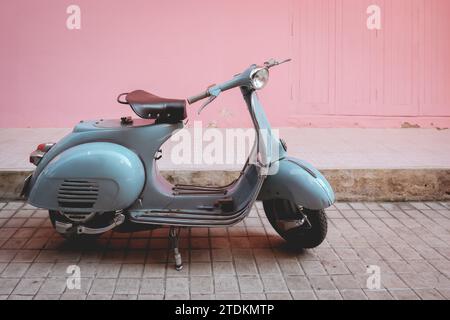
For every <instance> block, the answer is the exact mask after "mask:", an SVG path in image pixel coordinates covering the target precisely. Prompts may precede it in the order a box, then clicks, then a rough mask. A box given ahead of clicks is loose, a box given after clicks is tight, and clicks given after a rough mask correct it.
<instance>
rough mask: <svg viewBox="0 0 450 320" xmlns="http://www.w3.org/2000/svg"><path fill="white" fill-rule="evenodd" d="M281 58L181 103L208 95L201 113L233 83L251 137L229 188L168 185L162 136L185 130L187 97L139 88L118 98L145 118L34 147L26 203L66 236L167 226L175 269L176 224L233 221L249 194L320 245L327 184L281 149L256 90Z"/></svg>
mask: <svg viewBox="0 0 450 320" xmlns="http://www.w3.org/2000/svg"><path fill="white" fill-rule="evenodd" d="M287 61H289V60H286V61H283V62H277V61H275V60H273V59H272V60H270V61H268V62H266V63H264V64H263V65H262V66H257V65H252V66H250V67H249V68H248V69H246V70H245V71H243V72H242V73H240V74H238V75H236V76H234V77H233V78H232V79H231V80H229V81H227V82H225V83H222V84H218V85H213V86H211V87H209V88H208V89H207V90H206V91H205V92H203V93H201V94H199V95H197V96H194V97H191V98H189V99H187V101H188V102H189V104H193V103H195V102H197V101H200V100H203V99H206V98H209V99H208V100H207V102H206V103H205V104H204V105H203V106H202V107H201V109H200V111H202V110H203V109H204V108H205V107H206V106H207V105H208V104H209V103H211V102H212V101H213V100H214V99H216V98H217V97H218V96H219V95H220V94H221V93H222V92H225V91H227V90H231V89H233V88H240V90H241V92H242V96H243V98H244V100H245V102H246V105H247V108H248V112H249V113H250V116H251V119H252V122H253V125H254V127H255V130H256V134H255V143H254V146H253V149H252V152H251V153H250V156H249V158H248V160H247V163H246V165H245V167H244V168H243V170H242V172H241V175H240V177H239V178H238V179H237V180H236V181H235V182H233V183H232V184H230V185H228V186H224V187H206V186H195V185H172V184H170V183H169V182H168V181H166V180H165V179H164V178H163V177H162V176H161V174H160V173H159V171H158V168H157V160H158V159H159V158H160V153H161V146H162V145H163V144H164V142H166V141H167V140H168V139H169V138H170V137H171V136H172V135H173V134H174V132H176V131H177V130H179V129H181V128H183V127H184V123H183V121H184V120H185V119H186V118H187V115H186V101H185V100H178V99H166V98H160V97H157V96H155V95H153V94H150V93H147V92H145V91H142V90H138V91H134V92H131V93H127V94H122V95H120V96H119V97H118V102H120V103H122V104H128V105H130V106H131V108H132V109H133V111H134V112H135V113H136V114H137V115H138V116H139V117H140V118H143V119H146V120H142V119H138V120H133V119H131V118H130V117H126V118H122V119H120V120H97V121H81V122H80V123H79V124H78V125H77V126H76V127H75V128H74V130H73V132H72V133H70V134H69V135H68V136H66V137H65V138H63V139H62V140H61V141H59V142H58V143H56V144H54V143H44V144H41V145H39V146H38V148H37V150H36V151H34V152H33V153H32V154H31V155H30V161H31V162H32V163H33V164H35V165H36V166H37V168H36V170H35V171H34V173H33V174H32V175H31V176H30V177H28V178H27V180H26V181H25V185H24V188H23V192H22V194H23V195H24V196H25V197H26V198H27V200H28V202H29V203H30V204H32V205H34V206H36V207H39V208H45V209H48V210H49V214H50V219H51V222H52V223H53V226H54V227H55V228H56V230H57V232H59V233H60V234H62V235H63V236H65V237H67V238H78V237H81V236H86V235H88V236H89V235H99V234H102V233H105V232H108V231H110V230H112V229H115V230H116V231H123V232H131V231H136V230H143V229H154V228H160V227H165V226H168V227H170V232H169V237H170V240H171V244H172V247H173V249H174V253H175V262H176V268H177V269H178V270H181V268H182V260H181V256H180V254H179V250H178V237H179V231H180V228H182V227H207V228H211V227H230V226H233V225H235V224H237V223H239V222H240V221H242V220H243V219H244V218H245V217H246V216H247V215H248V213H249V212H250V210H251V208H252V206H253V204H254V203H255V201H256V200H260V201H263V206H264V211H265V213H266V215H267V218H268V220H269V222H270V223H271V225H272V226H273V227H274V228H275V230H276V231H277V232H278V233H279V234H280V235H281V236H282V237H283V238H284V239H285V240H287V241H288V242H289V243H291V244H292V245H294V246H296V247H298V248H313V247H316V246H318V245H320V244H321V243H322V241H323V240H324V239H325V236H326V233H327V220H326V215H325V211H324V209H325V208H327V207H329V206H331V205H332V204H333V203H334V201H335V197H334V193H333V190H332V188H331V186H330V184H329V183H328V182H327V180H326V179H325V178H324V177H323V176H322V174H321V173H320V172H319V171H318V170H316V169H315V168H314V167H313V166H311V165H310V164H308V163H306V162H305V161H302V160H298V159H294V158H291V157H289V156H288V155H287V152H286V151H287V147H286V144H285V143H284V141H283V140H281V139H278V138H277V137H276V135H275V134H274V132H273V131H272V130H271V127H270V124H269V122H268V120H267V118H266V115H265V113H264V110H263V108H262V106H261V104H260V102H259V100H258V96H257V94H256V91H257V90H261V89H262V88H264V86H265V85H266V84H267V82H268V80H269V69H271V68H273V67H275V66H278V65H280V64H281V63H284V62H287ZM200 111H199V112H200Z"/></svg>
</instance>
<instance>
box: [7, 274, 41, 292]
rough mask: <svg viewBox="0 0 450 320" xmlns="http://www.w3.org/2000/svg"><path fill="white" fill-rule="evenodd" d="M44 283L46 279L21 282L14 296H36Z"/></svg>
mask: <svg viewBox="0 0 450 320" xmlns="http://www.w3.org/2000/svg"><path fill="white" fill-rule="evenodd" d="M43 283H44V279H27V278H24V279H22V280H20V282H19V283H18V284H17V286H16V288H15V289H14V291H13V294H16V295H35V294H36V293H37V292H38V291H39V288H40V287H41V286H42V284H43Z"/></svg>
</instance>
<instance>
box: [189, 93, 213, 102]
mask: <svg viewBox="0 0 450 320" xmlns="http://www.w3.org/2000/svg"><path fill="white" fill-rule="evenodd" d="M209 96H210V94H209V91H208V90H206V91H205V92H202V93H200V94H198V95H195V96H192V97H190V98H188V99H187V101H188V102H189V104H193V103H196V102H197V101H200V100H203V99H205V98H208V97H209Z"/></svg>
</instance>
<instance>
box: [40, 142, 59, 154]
mask: <svg viewBox="0 0 450 320" xmlns="http://www.w3.org/2000/svg"><path fill="white" fill-rule="evenodd" d="M54 145H55V144H54V143H41V144H40V145H38V147H37V150H39V151H42V152H48V151H49V150H50V149H51V148H53V146H54Z"/></svg>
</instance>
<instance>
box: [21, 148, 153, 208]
mask: <svg viewBox="0 0 450 320" xmlns="http://www.w3.org/2000/svg"><path fill="white" fill-rule="evenodd" d="M144 183H145V169H144V165H143V164H142V161H141V160H140V159H139V157H138V156H137V155H136V154H135V153H134V152H132V151H131V150H129V149H127V148H125V147H123V146H121V145H118V144H114V143H107V142H94V143H86V144H82V145H78V146H76V147H73V148H70V149H68V150H66V151H64V152H62V153H61V154H59V155H58V156H56V157H55V158H54V159H53V160H52V161H51V162H50V163H49V164H48V165H47V166H46V168H45V169H44V170H43V171H42V173H41V174H40V175H39V177H38V178H37V180H36V183H35V184H34V186H33V188H32V190H31V192H30V196H29V199H28V201H29V202H30V203H31V204H32V205H34V206H36V207H39V208H46V209H49V210H57V211H63V212H105V211H116V210H123V209H126V208H128V207H130V206H131V205H132V204H133V203H134V202H135V201H136V199H137V198H138V197H139V195H140V194H141V192H142V190H143V188H144Z"/></svg>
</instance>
